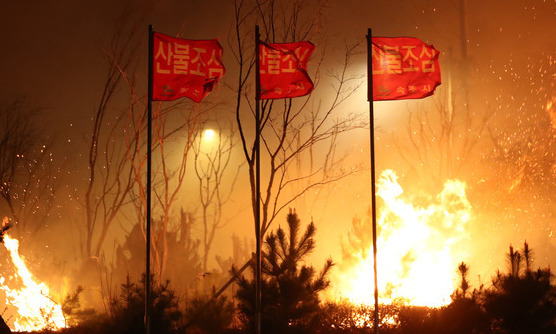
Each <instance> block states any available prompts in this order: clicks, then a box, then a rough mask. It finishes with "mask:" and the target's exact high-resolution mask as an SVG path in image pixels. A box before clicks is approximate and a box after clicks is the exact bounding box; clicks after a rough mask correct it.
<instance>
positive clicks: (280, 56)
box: [259, 42, 315, 100]
mask: <svg viewBox="0 0 556 334" xmlns="http://www.w3.org/2000/svg"><path fill="white" fill-rule="evenodd" d="M314 50H315V46H314V45H313V43H311V42H297V43H263V42H261V43H260V47H259V69H260V79H261V81H260V82H261V96H260V98H261V100H266V99H283V98H291V97H298V96H303V95H307V94H309V93H311V91H313V81H311V78H310V77H309V74H308V73H307V62H308V60H309V56H311V53H313V51H314Z"/></svg>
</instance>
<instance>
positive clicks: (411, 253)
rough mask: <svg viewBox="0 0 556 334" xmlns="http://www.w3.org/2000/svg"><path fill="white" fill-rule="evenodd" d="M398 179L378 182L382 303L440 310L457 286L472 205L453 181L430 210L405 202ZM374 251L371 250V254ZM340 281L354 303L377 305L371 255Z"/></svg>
mask: <svg viewBox="0 0 556 334" xmlns="http://www.w3.org/2000/svg"><path fill="white" fill-rule="evenodd" d="M402 193H403V189H402V187H401V186H400V185H399V184H398V181H397V177H396V174H395V173H394V172H393V171H391V170H387V171H385V172H383V173H382V175H381V176H380V178H379V180H378V182H377V195H378V196H379V197H380V198H382V200H383V201H384V203H385V205H384V206H379V213H380V218H379V220H378V228H379V230H380V231H379V235H378V237H377V248H378V253H377V257H378V259H377V265H378V289H379V300H380V302H381V303H383V304H392V303H400V302H401V303H402V304H410V305H416V306H429V307H439V306H442V305H447V304H449V303H450V295H451V294H452V293H453V291H454V288H455V285H456V284H457V277H458V276H457V264H458V263H459V262H461V261H462V257H464V254H463V253H458V254H456V253H457V252H456V251H457V248H458V247H457V246H458V243H459V242H461V241H462V240H464V239H465V238H466V237H467V233H466V229H465V228H466V225H467V223H468V221H469V219H470V214H471V205H470V204H469V202H468V200H467V198H466V194H465V183H463V182H460V181H457V180H451V181H447V182H446V183H445V184H444V189H443V190H442V191H441V192H440V193H439V194H438V195H437V196H436V198H434V199H430V200H428V202H429V204H427V205H424V206H418V205H416V204H412V203H410V202H408V201H406V200H404V199H403V198H402V196H401V195H402ZM370 247H371V245H369V248H370ZM365 253H366V254H370V255H369V256H367V257H366V258H363V257H361V261H360V263H359V264H358V265H356V266H354V267H352V268H350V269H349V270H348V271H349V272H345V273H343V274H342V276H341V278H340V285H339V286H340V289H341V290H342V294H343V295H344V296H345V297H347V298H348V299H349V300H350V301H351V302H354V303H363V304H367V305H373V304H374V283H373V282H374V278H373V277H374V270H373V258H372V252H365Z"/></svg>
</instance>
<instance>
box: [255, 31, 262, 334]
mask: <svg viewBox="0 0 556 334" xmlns="http://www.w3.org/2000/svg"><path fill="white" fill-rule="evenodd" d="M259 47H260V34H259V26H258V25H257V26H255V87H256V88H255V192H256V195H255V201H256V203H255V238H256V262H257V263H256V264H255V272H256V273H255V328H256V333H257V334H261V322H262V321H261V318H262V293H261V283H262V277H261V143H260V137H261V133H260V132H261V107H260V104H261V103H260V100H261V77H260V64H259Z"/></svg>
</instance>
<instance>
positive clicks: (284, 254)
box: [237, 210, 333, 333]
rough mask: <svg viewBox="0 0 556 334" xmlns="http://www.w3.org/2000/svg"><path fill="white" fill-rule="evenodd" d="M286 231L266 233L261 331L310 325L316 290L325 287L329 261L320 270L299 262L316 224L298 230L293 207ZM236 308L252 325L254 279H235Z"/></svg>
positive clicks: (284, 330)
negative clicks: (237, 306) (302, 230)
mask: <svg viewBox="0 0 556 334" xmlns="http://www.w3.org/2000/svg"><path fill="white" fill-rule="evenodd" d="M287 223H288V231H287V232H286V231H284V230H283V229H282V227H279V228H278V230H277V231H276V233H274V232H272V233H270V234H269V235H268V236H267V237H266V239H265V244H264V250H263V256H262V273H263V278H262V308H263V310H262V311H263V315H262V332H263V333H297V332H299V331H303V329H306V328H307V327H308V326H310V325H311V324H312V322H313V320H314V319H315V316H316V314H317V311H318V310H319V296H318V293H319V292H320V291H322V290H324V289H326V288H327V287H328V285H329V284H330V281H329V280H328V279H327V274H328V272H329V271H330V268H331V267H332V265H333V263H332V260H330V259H329V260H327V261H326V263H325V264H324V267H323V269H322V271H321V272H320V273H318V274H317V273H316V272H315V269H314V268H313V267H312V266H307V265H300V262H301V261H302V260H303V259H304V258H305V257H306V256H307V255H308V254H309V253H310V252H311V251H313V250H314V248H315V240H314V239H313V238H314V235H315V232H316V227H315V225H314V223H313V222H311V223H310V224H309V225H308V226H307V229H306V230H305V232H304V233H303V234H300V227H301V226H300V220H299V218H298V217H297V214H296V213H295V211H291V210H290V213H289V214H288V216H287ZM238 285H239V289H238V292H237V297H238V299H239V301H240V304H239V308H240V311H241V312H242V315H243V321H244V324H245V325H246V327H247V328H249V329H252V328H253V314H254V312H253V310H254V302H255V285H254V280H252V279H247V278H245V277H243V276H242V277H241V278H240V279H239V281H238Z"/></svg>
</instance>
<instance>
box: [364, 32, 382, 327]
mask: <svg viewBox="0 0 556 334" xmlns="http://www.w3.org/2000/svg"><path fill="white" fill-rule="evenodd" d="M372 36H373V35H372V31H371V29H370V28H369V29H368V31H367V100H368V101H369V126H370V142H371V149H370V156H371V217H372V224H373V260H374V261H373V263H374V283H375V296H374V297H375V310H374V330H375V334H378V321H379V317H378V274H377V264H376V253H377V245H376V190H375V121H374V102H373V63H372V51H373V44H372Z"/></svg>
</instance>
